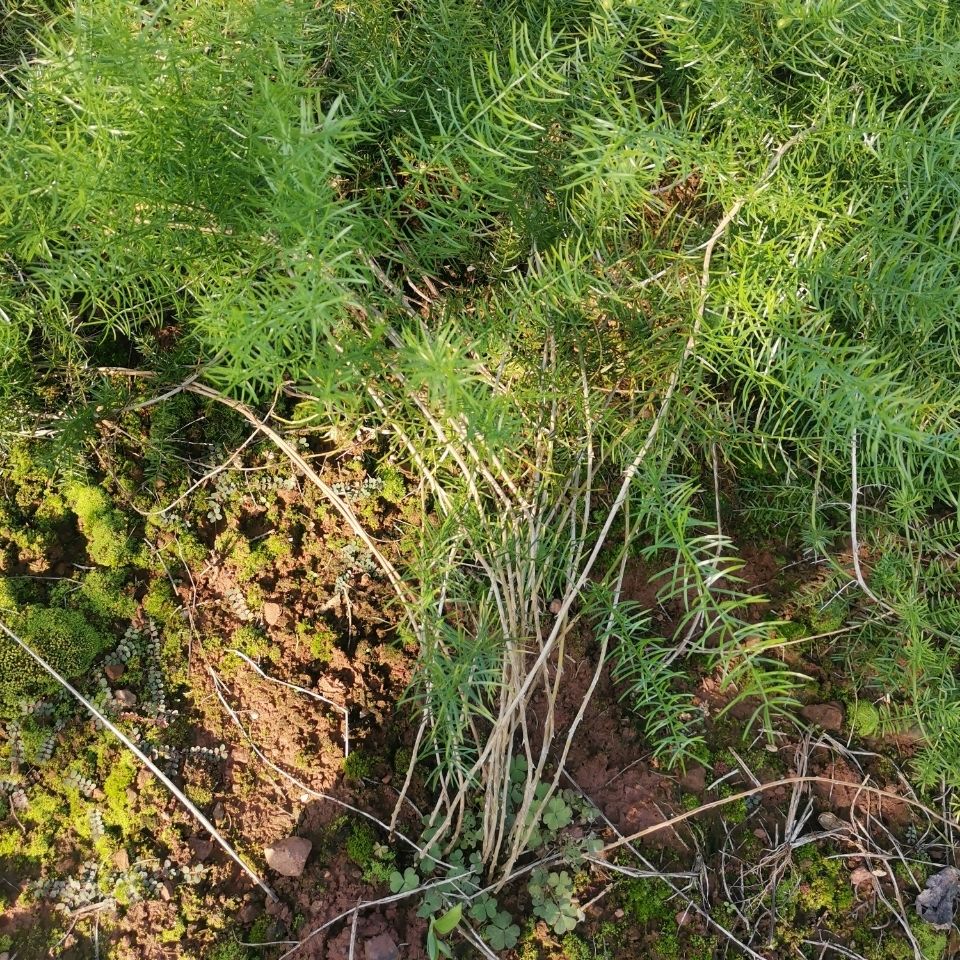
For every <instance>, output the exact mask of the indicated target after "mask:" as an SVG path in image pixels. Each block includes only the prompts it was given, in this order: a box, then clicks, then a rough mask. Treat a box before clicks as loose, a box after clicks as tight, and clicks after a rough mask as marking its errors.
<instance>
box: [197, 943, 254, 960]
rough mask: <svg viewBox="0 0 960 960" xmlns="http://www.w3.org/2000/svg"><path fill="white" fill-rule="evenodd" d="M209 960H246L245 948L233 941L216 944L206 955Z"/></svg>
mask: <svg viewBox="0 0 960 960" xmlns="http://www.w3.org/2000/svg"><path fill="white" fill-rule="evenodd" d="M207 956H208V958H209V960H247V957H248V956H249V954H248V953H247V949H246V947H244V946H242V945H241V944H240V943H239V942H238V941H236V940H234V939H232V938H231V939H229V940H224V941H222V942H221V943H218V944H217V945H216V946H215V947H214V948H213V949H212V950H211V951H210V953H209V954H208V955H207Z"/></svg>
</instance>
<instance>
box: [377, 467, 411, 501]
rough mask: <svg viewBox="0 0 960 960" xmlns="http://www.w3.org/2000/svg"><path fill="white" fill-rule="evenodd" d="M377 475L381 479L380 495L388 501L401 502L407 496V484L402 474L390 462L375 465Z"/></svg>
mask: <svg viewBox="0 0 960 960" xmlns="http://www.w3.org/2000/svg"><path fill="white" fill-rule="evenodd" d="M377 476H378V477H379V478H380V479H381V480H382V481H383V487H382V488H381V490H380V496H381V497H383V499H384V500H386V501H387V502H388V503H402V502H403V500H404V499H405V498H406V496H407V484H406V482H405V481H404V479H403V474H402V473H401V472H400V471H399V470H398V469H397V468H396V467H395V466H393V464H390V463H381V464H380V465H379V466H378V467H377Z"/></svg>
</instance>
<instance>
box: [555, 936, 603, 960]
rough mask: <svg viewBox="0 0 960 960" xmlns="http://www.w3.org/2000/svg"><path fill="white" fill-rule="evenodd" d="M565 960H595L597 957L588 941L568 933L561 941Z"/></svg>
mask: <svg viewBox="0 0 960 960" xmlns="http://www.w3.org/2000/svg"><path fill="white" fill-rule="evenodd" d="M561 946H562V948H563V957H564V960H594V957H595V956H596V955H595V953H594V951H593V949H592V948H591V947H590V945H589V944H588V943H587V941H586V940H583V939H581V938H580V937H578V936H577V935H576V934H575V933H568V934H567V935H566V936H565V937H564V938H563V940H562V941H561Z"/></svg>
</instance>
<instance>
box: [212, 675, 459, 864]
mask: <svg viewBox="0 0 960 960" xmlns="http://www.w3.org/2000/svg"><path fill="white" fill-rule="evenodd" d="M207 672H208V673H209V674H210V677H211V678H212V680H213V686H214V690H215V691H216V694H217V698H218V699H219V701H220V703H221V704H222V706H223V709H224V710H226V712H227V715H228V716H229V717H230V719H231V720H232V721H233V723H234V725H235V726H236V727H237V729H238V730H239V731H240V732H241V733H242V734H243V737H244V739H245V740H246V741H247V743H248V744H249V745H250V749H251V750H253V752H254V753H255V754H256V755H257V756H258V757H259V758H260V760H261V761H262V762H263V763H265V764H266V765H267V766H268V767H269V768H270V769H271V770H273V771H274V772H276V773H279V774H280V776H281V777H284V778H285V779H287V780H288V781H289V782H290V783H292V784H293V785H294V786H295V787H297V789H299V790H302V791H303V792H304V793H306V794H309V795H310V796H312V797H314V798H316V799H317V800H328V801H330V803H333V804H336V805H337V806H339V807H343V808H344V809H345V810H349V811H350V812H351V813H355V814H357V815H358V816H360V817H364V818H366V819H367V820H369V821H370V822H371V823H375V824H376V825H377V826H378V827H380V828H381V829H382V830H383V831H384V832H385V833H386V834H388V835H391V830H390V827H389V826H388V825H387V824H386V823H384V822H383V821H382V820H379V819H378V818H377V817H375V816H374V815H373V814H372V813H368V812H367V811H366V810H361V809H360V808H359V807H355V806H353V804H350V803H347V801H346V800H340V799H339V798H337V797H332V796H330V794H328V793H321V792H320V791H319V790H314V789H313V787H308V786H307V785H306V784H305V783H304V782H303V781H302V780H299V779H298V778H297V777H295V776H294V775H293V774H292V773H288V772H287V771H286V770H284V769H283V767H281V766H279V765H278V764H276V763H274V762H273V761H272V760H271V759H270V758H269V757H268V756H267V755H266V754H265V753H264V752H263V751H262V750H261V749H260V748H259V747H258V746H257V744H256V743H255V742H254V739H253V737H252V736H250V734H249V733H248V732H247V730H246V729H245V727H244V726H243V724H242V723H241V722H240V718H239V717H238V716H237V712H236V710H234V709H233V707H231V706H230V704H229V702H228V701H227V698H226V693H225V691H226V689H227V686H226V684H225V683H224V682H223V681H222V680H221V679H220V677H219V676H218V674H217V672H216V671H215V670H214V669H213V667H211V666H208V667H207ZM392 836H396V837H399V838H400V839H401V840H402V841H403V842H404V843H406V844H407V845H408V846H410V847H411V848H412V849H414V850H415V851H416V852H417V853H418V854H419V855H420V856H421V857H422V858H424V859H425V860H429V861H430V862H431V863H435V864H439V865H440V866H444V867H449V866H452V864H449V863H446V862H445V861H443V860H437V859H436V858H435V857H431V856H429V855H428V854H427V851H426V850H425V849H424V848H423V847H421V846H420V845H419V844H418V843H415V842H414V841H413V840H411V839H410V838H409V837H407V836H405V835H404V834H402V833H400V831H399V830H393V832H392Z"/></svg>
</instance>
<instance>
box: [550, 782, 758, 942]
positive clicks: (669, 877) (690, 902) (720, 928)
mask: <svg viewBox="0 0 960 960" xmlns="http://www.w3.org/2000/svg"><path fill="white" fill-rule="evenodd" d="M563 774H564V776H565V777H566V778H567V780H568V781H569V782H570V783H571V784H572V786H573V788H574V789H575V790H576V791H577V793H579V794H580V796H581V797H583V798H584V799H585V800H588V801H589V802H590V803H593V801H592V800H591V798H590V797H589V796H588V795H587V793H586V792H584V790H583V788H582V787H581V786H580V784H579V783H577V781H576V780H574V779H573V777H571V776H570V774H569V773H567V771H566V770H564V772H563ZM593 805H594V806H595V807H596V804H593ZM598 809H599V808H598ZM600 816H601V817H602V819H603V821H604V822H605V823H606V825H607V826H608V827H609V828H610V829H611V830H612V831H613V832H614V833H615V834H616V835H617V836H618V837H621V838H622V837H623V834H622V833H621V832H620V831H619V830H618V829H617V827H616V826H615V824H614V823H613V821H612V820H611V819H610V818H609V817H607V816H606V815H605V814H604V813H603V812H601V813H600ZM625 846H626V848H627V849H628V850H629V851H630V852H631V853H632V854H633V855H634V856H635V857H636V858H637V859H638V860H639V861H640V862H641V863H642V864H644V865H645V866H646V867H647V868H648V870H649V872H650V873H651V874H652V875H654V876H656V877H657V878H658V879H659V880H662V881H663V882H664V883H665V884H666V885H667V886H668V887H670V889H671V890H673V892H674V893H676V894H677V895H678V896H680V897H683V899H684V900H686V902H687V906H688V907H692V908H693V910H694V912H695V913H696V914H698V915H699V916H700V917H702V918H703V919H704V920H705V921H706V922H707V923H708V924H709V925H710V926H711V927H713V928H714V929H715V930H716V931H717V932H718V933H721V934H722V935H723V936H724V937H726V938H727V940H729V941H730V942H731V943H732V944H733V945H734V946H736V947H737V948H738V949H740V950H742V951H743V952H744V953H745V954H746V955H747V956H749V957H751V958H752V960H766V958H765V957H764V956H763V955H762V954H759V953H757V952H756V951H755V950H753V949H751V948H750V947H749V946H748V945H747V944H745V943H743V942H742V941H741V940H739V939H738V938H737V937H736V936H735V935H734V934H733V933H732V932H731V931H730V930H728V929H727V928H726V927H725V926H724V925H723V924H722V923H720V922H719V921H718V920H715V919H714V918H713V917H712V916H710V912H709V911H708V910H705V909H704V908H703V907H701V906H700V904H699V903H697V902H696V900H694V899H693V897H691V896H690V895H689V894H687V893H685V892H684V891H683V890H681V889H680V887H678V886H677V885H676V884H675V883H674V882H673V880H674V878H675V877H677V876H678V875H676V874H670V873H664V872H662V871H658V870H656V869H655V868H654V867H653V864H652V863H651V862H650V861H649V860H648V859H647V858H646V857H645V856H643V854H642V853H640V851H639V850H638V849H637V848H636V847H635V846H634V845H633V844H632V843H631V842H630V841H629V840H626V841H625ZM590 862H591V863H593V864H594V866H603V867H605V868H607V869H618V868H616V867H614V865H613V864H610V863H606V862H605V861H603V860H600V859H598V858H597V857H590Z"/></svg>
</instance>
